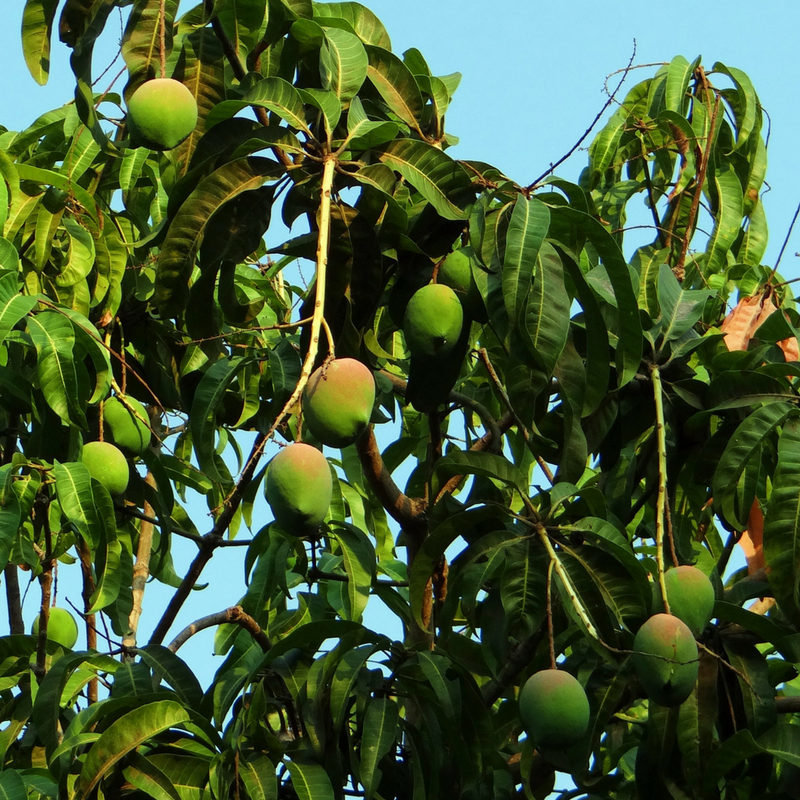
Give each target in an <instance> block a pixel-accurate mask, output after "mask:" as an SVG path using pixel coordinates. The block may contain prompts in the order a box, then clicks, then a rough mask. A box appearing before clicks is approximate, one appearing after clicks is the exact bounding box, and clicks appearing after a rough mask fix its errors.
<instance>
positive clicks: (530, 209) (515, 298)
mask: <svg viewBox="0 0 800 800" xmlns="http://www.w3.org/2000/svg"><path fill="white" fill-rule="evenodd" d="M549 224H550V211H549V209H548V208H547V206H546V205H544V203H542V202H540V201H539V200H537V199H536V198H535V197H534V198H531V199H530V200H528V199H526V198H525V196H524V195H519V196H518V197H517V199H516V202H515V203H514V210H513V212H512V214H511V220H510V221H509V223H508V232H507V233H506V251H505V258H504V261H503V300H504V301H505V304H506V312H507V314H508V317H509V319H511V320H513V321H514V322H515V323H516V324H518V325H520V324H522V323H521V318H522V310H523V308H524V307H525V301H526V300H527V298H528V294H529V292H530V291H531V282H532V281H534V282H535V280H536V277H537V276H536V260H537V258H538V256H539V248H540V247H541V246H542V242H543V241H544V237H545V236H546V235H547V228H548V226H549Z"/></svg>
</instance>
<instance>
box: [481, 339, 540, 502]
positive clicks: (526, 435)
mask: <svg viewBox="0 0 800 800" xmlns="http://www.w3.org/2000/svg"><path fill="white" fill-rule="evenodd" d="M478 355H479V356H480V358H481V361H483V366H484V367H486V371H487V372H488V373H489V377H490V378H491V379H492V383H493V384H494V386H495V388H496V389H497V392H498V394H499V395H500V397H501V398H502V400H503V403H505V406H506V408H507V409H508V413H509V414H511V415H512V416H513V417H514V422H516V423H517V427H518V428H519V429H520V432H521V433H522V438H523V439H524V440H525V444H526V445H527V447H528V450H530V452H531V455H533V457H534V458H535V459H536V463H537V464H538V465H539V467H540V469H541V470H542V472H544V474H545V476H546V477H547V480H548V481H550V485H551V486H552V485H553V484H554V483H555V475H553V471H552V470H551V469H550V465H549V464H548V463H547V462H546V461H545V460H544V459H543V458H542V457H541V456H540V455H539V453H537V452H536V451H535V450H534V447H533V439H532V438H531V434H530V431H529V430H528V429H527V428H526V427H525V425H524V423H523V422H522V420H521V419H520V418H519V416H518V415H517V412H516V411H514V407H513V406H512V405H511V398H510V397H509V396H508V393H507V392H506V390H505V387H504V386H503V382H502V381H501V380H500V376H499V375H498V374H497V372H496V370H495V368H494V365H493V364H492V362H491V359H490V358H489V353H488V351H487V350H486V348H485V347H481V348H480V349H479V350H478Z"/></svg>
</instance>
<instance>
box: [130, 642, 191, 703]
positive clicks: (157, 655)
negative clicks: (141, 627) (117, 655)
mask: <svg viewBox="0 0 800 800" xmlns="http://www.w3.org/2000/svg"><path fill="white" fill-rule="evenodd" d="M135 652H136V653H138V654H139V656H140V657H141V659H142V661H144V662H145V663H146V664H148V665H149V666H150V668H151V669H152V670H153V671H154V672H155V673H156V674H157V675H159V676H160V677H161V678H162V679H163V680H165V681H166V682H167V683H168V684H169V685H170V686H171V687H172V688H173V689H174V690H175V694H177V695H178V697H179V698H180V701H181V702H182V703H183V704H184V705H185V706H187V707H188V708H199V707H200V702H201V700H202V699H203V689H202V687H201V686H200V682H199V681H198V680H197V678H196V677H195V674H194V673H193V672H192V670H191V669H190V668H189V666H188V665H187V664H186V662H185V661H184V660H183V659H182V658H180V657H179V656H177V655H176V654H175V653H173V652H172V650H170V649H169V648H168V647H164V646H162V645H160V644H148V645H146V646H145V647H139V648H137V649H136V651H135Z"/></svg>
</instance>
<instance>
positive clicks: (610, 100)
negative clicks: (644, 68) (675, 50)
mask: <svg viewBox="0 0 800 800" xmlns="http://www.w3.org/2000/svg"><path fill="white" fill-rule="evenodd" d="M634 58H636V39H634V40H633V52H632V53H631V57H630V60H629V61H628V66H627V67H625V69H624V70H623V71H622V78H620V81H619V83H618V84H617V88H616V89H614V91H613V92H612V93H611V95H610V96H609V98H608V100H606V102H605V103H603V107H602V108H601V109H600V111H598V112H597V116H596V117H595V118H594V119H593V120H592V124H591V125H590V126H589V127H588V128H587V129H586V131H585V132H584V134H583V136H581V138H580V139H578V141H577V142H575V144H574V145H573V146H572V147H571V148H570V149H569V151H568V152H567V153H565V154H564V155H563V156H561V158H559V159H558V161H556V162H555V163H554V164H551V165H550V169H548V170H546V171H545V172H543V173H542V174H541V175H540V176H539V177H538V178H537V179H536V180H535V181H533V182H532V183H530V184H529V185H528V186H527V187H526V188H525V193H526V194H527V193H530V192H532V191H533V190H534V189H535V188H536V187H537V185H538V184H539V183H540V181H543V180H544V179H545V178H546V177H547V176H548V175H550V174H552V173H553V172H554V171H555V170H556V169H558V167H560V166H561V164H563V163H564V162H565V161H566V160H567V159H568V158H569V157H570V156H571V155H572V154H573V153H574V152H575V151H576V150H577V149H578V148H579V147H580V146H581V145H582V144H583V143H584V141H586V137H587V136H588V135H589V134H590V133H591V132H592V131H593V130H594V126H595V125H597V123H598V122H599V121H600V118H601V117H602V116H603V114H605V113H606V110H607V109H608V107H609V106H610V105H611V104H612V103H613V102H614V98H615V97H616V95H617V92H619V90H620V89H621V88H622V84H623V83H624V82H625V78H627V77H628V73H629V72H630V70H631V67H632V66H633V59H634Z"/></svg>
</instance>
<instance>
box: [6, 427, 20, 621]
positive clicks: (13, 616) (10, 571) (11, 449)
mask: <svg viewBox="0 0 800 800" xmlns="http://www.w3.org/2000/svg"><path fill="white" fill-rule="evenodd" d="M18 426H19V416H18V415H17V414H12V415H11V416H10V417H9V420H8V430H7V431H6V442H5V447H3V459H2V463H3V465H5V464H10V463H11V460H12V458H13V457H14V453H15V452H16V450H17V437H18V435H19V434H18ZM3 575H4V577H5V581H6V605H7V608H8V628H9V630H10V632H11V633H25V623H24V621H23V619H22V601H21V595H20V592H19V568H18V567H17V565H16V564H6V566H5V569H4V570H3Z"/></svg>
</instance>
